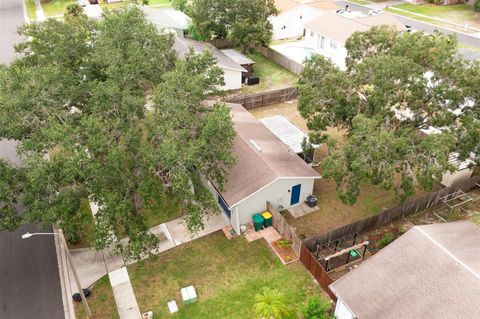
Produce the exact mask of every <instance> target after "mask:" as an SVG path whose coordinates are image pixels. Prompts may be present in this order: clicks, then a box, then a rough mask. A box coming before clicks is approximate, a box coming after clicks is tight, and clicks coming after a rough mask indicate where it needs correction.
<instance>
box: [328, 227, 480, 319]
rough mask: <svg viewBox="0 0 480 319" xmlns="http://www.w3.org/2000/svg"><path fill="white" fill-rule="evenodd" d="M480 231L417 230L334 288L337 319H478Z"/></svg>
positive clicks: (414, 228) (440, 228)
mask: <svg viewBox="0 0 480 319" xmlns="http://www.w3.org/2000/svg"><path fill="white" fill-rule="evenodd" d="M479 243H480V228H479V227H478V226H477V225H475V224H473V223H472V222H470V221H457V222H452V223H443V224H432V225H424V226H415V227H413V228H412V229H411V230H409V231H408V232H406V233H405V234H404V235H402V236H401V237H400V238H398V239H397V240H395V241H394V242H392V243H391V244H389V245H388V246H387V247H385V248H384V249H382V250H380V251H379V252H378V253H377V254H375V255H373V256H372V257H370V258H369V259H367V260H366V261H364V262H363V263H362V264H360V265H359V266H358V267H357V268H355V269H353V270H351V271H350V272H349V273H347V274H346V275H345V276H343V277H341V278H340V279H339V280H337V281H335V282H334V283H333V284H331V285H330V289H331V290H332V291H333V293H334V294H335V295H336V297H337V298H338V300H337V304H336V307H335V317H336V318H337V319H354V318H359V319H369V318H372V319H373V318H375V319H376V318H382V319H404V318H409V319H425V318H429V319H437V318H438V319H440V318H441V319H453V318H465V319H467V318H472V319H473V318H479V314H480V300H479V297H478V296H480V257H479V256H480V245H479Z"/></svg>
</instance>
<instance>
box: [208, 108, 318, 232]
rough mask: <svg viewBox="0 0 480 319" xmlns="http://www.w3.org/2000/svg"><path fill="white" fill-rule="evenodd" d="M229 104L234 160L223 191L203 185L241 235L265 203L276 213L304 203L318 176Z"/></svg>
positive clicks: (278, 140) (259, 123)
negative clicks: (232, 126)
mask: <svg viewBox="0 0 480 319" xmlns="http://www.w3.org/2000/svg"><path fill="white" fill-rule="evenodd" d="M228 105H229V106H230V109H231V115H232V119H233V123H234V126H235V131H236V132H237V135H236V136H235V139H234V141H233V153H234V155H235V157H236V160H237V161H236V163H235V166H234V167H233V168H231V169H230V170H229V172H228V181H227V183H226V184H225V187H224V189H223V190H220V189H219V188H218V187H217V186H216V185H214V184H212V183H211V182H208V181H207V182H206V183H207V186H208V187H209V189H210V191H211V192H212V194H213V195H214V196H215V198H216V200H217V202H218V203H219V205H220V207H221V209H222V210H223V212H224V213H225V214H226V215H227V217H228V218H229V220H230V224H231V225H232V228H233V229H234V230H235V232H236V233H240V225H244V224H247V223H249V222H251V220H252V216H253V215H254V214H257V213H262V212H263V211H265V209H266V202H267V201H269V202H270V203H271V204H272V205H273V206H274V207H275V208H277V209H279V210H282V209H284V208H285V209H286V208H289V207H292V206H295V205H298V204H301V203H303V202H304V201H305V199H306V197H307V196H308V195H310V194H312V193H313V186H314V182H315V179H318V178H320V175H319V173H318V172H317V171H316V170H314V169H313V168H312V167H311V166H309V165H308V164H307V163H305V162H304V161H303V160H302V159H301V158H300V157H299V156H298V155H297V154H296V153H295V152H294V151H293V150H291V149H290V148H289V147H288V146H287V145H285V144H284V143H283V142H282V141H281V140H280V139H279V138H278V137H277V136H275V135H274V134H273V133H272V132H271V131H270V130H269V129H267V128H266V127H265V125H264V124H263V123H262V122H260V121H259V120H257V119H256V118H255V117H254V116H253V115H252V114H250V112H248V111H247V110H246V109H245V108H244V107H243V106H242V105H240V104H228Z"/></svg>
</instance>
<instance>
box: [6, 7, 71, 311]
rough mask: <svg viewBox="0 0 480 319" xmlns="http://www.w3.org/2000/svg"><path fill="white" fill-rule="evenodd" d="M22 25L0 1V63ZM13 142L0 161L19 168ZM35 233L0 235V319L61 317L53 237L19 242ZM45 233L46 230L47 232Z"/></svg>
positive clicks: (9, 55)
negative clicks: (23, 237) (22, 236)
mask: <svg viewBox="0 0 480 319" xmlns="http://www.w3.org/2000/svg"><path fill="white" fill-rule="evenodd" d="M22 23H24V15H23V6H22V0H0V63H4V64H7V63H10V62H11V61H12V60H13V58H14V56H15V51H14V49H13V45H14V43H18V42H19V40H20V38H19V37H18V35H17V34H16V29H17V27H18V26H19V25H21V24H22ZM16 145H17V143H16V142H15V141H8V140H0V158H3V159H7V160H8V161H10V162H12V163H14V164H16V165H19V164H20V160H19V159H18V156H16V152H15V147H16ZM27 231H29V232H36V231H39V230H38V228H37V227H35V226H34V225H24V226H22V227H21V228H20V229H18V230H16V231H14V232H6V231H5V232H0V319H30V318H35V319H60V318H65V315H64V312H63V303H62V295H61V290H60V276H59V272H58V264H57V256H56V250H55V243H54V238H53V236H34V237H32V238H29V239H23V240H22V239H21V235H22V234H24V233H25V232H27ZM47 232H48V230H47Z"/></svg>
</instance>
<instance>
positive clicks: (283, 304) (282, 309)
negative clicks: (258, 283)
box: [253, 287, 292, 319]
mask: <svg viewBox="0 0 480 319" xmlns="http://www.w3.org/2000/svg"><path fill="white" fill-rule="evenodd" d="M253 310H254V311H255V314H256V315H257V317H258V318H260V319H287V318H291V317H292V312H291V310H290V309H289V308H288V300H287V297H286V296H285V295H284V294H283V293H281V292H280V291H278V290H277V289H271V288H267V287H264V288H263V289H262V293H259V294H256V295H255V304H254V305H253Z"/></svg>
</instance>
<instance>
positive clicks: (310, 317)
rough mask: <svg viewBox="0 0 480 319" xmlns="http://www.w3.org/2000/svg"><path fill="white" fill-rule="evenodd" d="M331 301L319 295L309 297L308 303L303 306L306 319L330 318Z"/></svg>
mask: <svg viewBox="0 0 480 319" xmlns="http://www.w3.org/2000/svg"><path fill="white" fill-rule="evenodd" d="M329 310H330V303H329V302H328V301H326V300H324V299H320V298H318V297H310V298H308V303H307V304H306V305H304V306H303V308H302V314H303V317H304V318H305V319H328V318H330V315H329V313H328V312H329Z"/></svg>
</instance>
